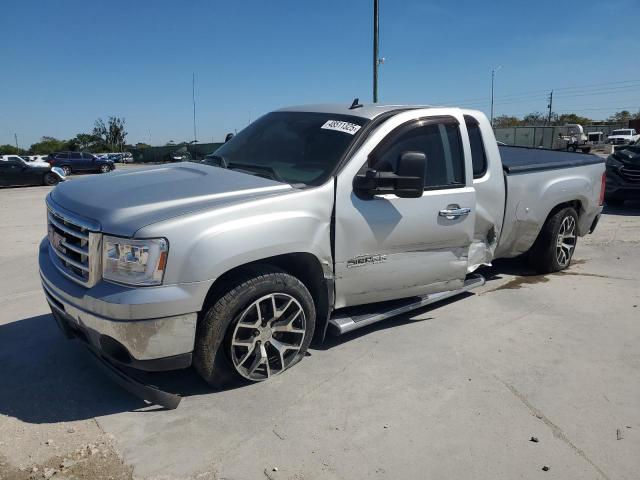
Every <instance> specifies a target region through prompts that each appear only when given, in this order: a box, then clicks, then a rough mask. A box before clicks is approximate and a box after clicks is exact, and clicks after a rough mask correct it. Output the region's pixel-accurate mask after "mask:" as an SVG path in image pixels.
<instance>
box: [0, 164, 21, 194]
mask: <svg viewBox="0 0 640 480" xmlns="http://www.w3.org/2000/svg"><path fill="white" fill-rule="evenodd" d="M26 168H27V166H26V165H25V164H24V162H22V161H20V160H13V159H9V160H4V161H3V160H0V185H2V186H5V187H8V186H12V185H25V184H26V183H28V182H26V183H25V180H26V178H27V176H26V175H23V171H24V170H25V169H26Z"/></svg>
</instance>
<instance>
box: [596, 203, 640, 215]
mask: <svg viewBox="0 0 640 480" xmlns="http://www.w3.org/2000/svg"><path fill="white" fill-rule="evenodd" d="M602 213H605V214H607V215H622V216H639V215H640V201H638V200H635V201H633V200H628V201H626V202H625V203H623V204H622V205H608V204H606V203H605V205H604V209H603V211H602Z"/></svg>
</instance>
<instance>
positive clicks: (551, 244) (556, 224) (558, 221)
mask: <svg viewBox="0 0 640 480" xmlns="http://www.w3.org/2000/svg"><path fill="white" fill-rule="evenodd" d="M569 218H571V219H573V235H574V238H573V248H572V249H571V250H570V251H569V253H568V254H567V251H566V249H563V250H564V256H563V255H562V254H561V253H559V251H558V248H559V247H558V246H557V241H558V237H559V236H560V233H561V232H560V229H561V228H562V227H563V222H565V221H566V222H568V223H570V220H566V219H569ZM577 225H578V214H577V213H576V211H575V210H574V209H573V208H571V207H567V208H563V209H561V210H559V211H557V212H556V213H554V214H553V215H551V216H550V217H549V218H547V221H546V222H545V224H544V225H543V226H542V230H541V231H540V233H539V234H538V238H536V241H535V242H534V244H533V246H532V247H531V249H530V250H529V252H528V256H527V258H528V260H529V264H530V265H531V267H532V268H533V269H534V270H536V271H537V272H539V273H551V272H559V271H560V270H564V269H565V268H567V267H568V266H569V265H570V264H571V259H572V257H573V253H574V252H575V247H576V244H577V240H578V236H577ZM567 238H568V237H567ZM563 245H564V242H563ZM559 257H560V259H564V258H565V257H568V258H566V262H564V261H561V260H560V259H559Z"/></svg>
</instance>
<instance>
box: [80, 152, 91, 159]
mask: <svg viewBox="0 0 640 480" xmlns="http://www.w3.org/2000/svg"><path fill="white" fill-rule="evenodd" d="M82 158H84V159H85V160H93V158H94V157H93V155H91V154H90V153H83V154H82Z"/></svg>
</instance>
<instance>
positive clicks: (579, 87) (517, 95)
mask: <svg viewBox="0 0 640 480" xmlns="http://www.w3.org/2000/svg"><path fill="white" fill-rule="evenodd" d="M623 84H638V86H640V79H634V80H622V81H617V82H603V83H593V84H588V85H575V86H570V87H560V88H554V89H553V90H554V91H555V92H558V91H564V90H576V91H580V90H588V89H593V88H595V87H602V86H607V85H619V87H612V88H631V87H635V86H636V85H623ZM608 90H611V89H608ZM548 92H549V89H548V88H547V89H543V90H529V91H524V92H520V93H513V94H508V95H502V96H499V97H498V96H496V97H495V99H496V100H506V99H515V98H521V97H526V96H529V95H531V96H532V97H535V96H538V95H537V94H546V93H548ZM488 100H490V99H488V98H487V97H480V98H470V99H463V100H449V101H439V102H432V103H435V104H446V103H449V104H453V103H455V104H463V103H479V102H486V101H488Z"/></svg>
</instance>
